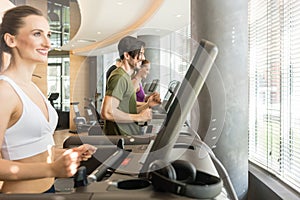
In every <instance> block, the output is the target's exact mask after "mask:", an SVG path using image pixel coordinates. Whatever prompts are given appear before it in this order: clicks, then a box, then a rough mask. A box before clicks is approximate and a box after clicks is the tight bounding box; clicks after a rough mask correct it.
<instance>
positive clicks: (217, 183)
mask: <svg viewBox="0 0 300 200" xmlns="http://www.w3.org/2000/svg"><path fill="white" fill-rule="evenodd" d="M154 162H155V164H154V165H155V166H156V167H155V168H156V169H155V170H154V171H152V172H150V173H149V179H150V181H151V182H152V185H153V187H154V189H155V190H159V191H163V192H172V193H174V194H178V195H182V196H187V197H192V198H200V199H207V198H209V199H210V198H214V197H216V196H218V195H219V194H220V193H221V191H222V187H223V181H222V179H220V178H219V177H217V176H214V175H211V174H208V173H205V172H203V171H199V170H196V172H195V173H196V174H195V175H191V176H194V177H195V179H194V180H193V181H189V182H187V183H184V182H183V181H180V180H176V176H178V175H179V176H180V174H181V173H187V171H188V172H189V173H193V170H190V169H188V170H187V169H186V168H185V167H182V166H183V165H182V164H183V163H184V162H186V164H187V165H186V166H189V167H188V168H190V165H191V163H189V162H187V161H180V162H181V164H180V166H181V167H180V169H175V170H174V168H176V165H173V163H172V164H169V166H163V167H162V168H160V169H158V167H159V166H158V165H160V164H162V163H165V162H162V161H154ZM150 166H151V165H150ZM152 166H153V164H152ZM170 170H171V171H173V172H171V173H170ZM175 171H176V174H173V175H170V174H172V173H174V172H175Z"/></svg>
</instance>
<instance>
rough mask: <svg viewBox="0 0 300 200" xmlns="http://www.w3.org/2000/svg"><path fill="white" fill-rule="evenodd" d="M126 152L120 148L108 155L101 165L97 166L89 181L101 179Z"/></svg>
mask: <svg viewBox="0 0 300 200" xmlns="http://www.w3.org/2000/svg"><path fill="white" fill-rule="evenodd" d="M123 154H124V150H123V149H118V150H117V151H116V152H115V153H114V154H112V155H111V156H110V157H108V158H107V159H106V160H105V161H104V162H103V163H102V164H101V165H100V166H99V167H97V168H96V169H95V170H94V171H93V172H92V173H91V174H90V175H89V176H88V182H89V183H90V182H97V181H101V180H102V179H103V177H104V176H105V175H106V173H107V169H109V168H111V167H112V166H114V165H115V164H116V163H117V162H118V161H120V159H121V158H122V156H123Z"/></svg>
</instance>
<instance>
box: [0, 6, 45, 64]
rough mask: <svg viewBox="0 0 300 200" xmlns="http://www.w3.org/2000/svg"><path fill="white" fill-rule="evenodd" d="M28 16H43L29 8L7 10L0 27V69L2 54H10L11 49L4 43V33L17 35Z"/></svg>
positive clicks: (21, 7)
mask: <svg viewBox="0 0 300 200" xmlns="http://www.w3.org/2000/svg"><path fill="white" fill-rule="evenodd" d="M29 15H38V16H43V13H42V12H41V11H40V10H38V9H36V8H34V7H31V6H27V5H23V6H17V7H14V8H11V9H9V10H7V11H6V12H5V14H4V16H3V18H2V23H1V25H0V67H1V66H2V62H3V60H2V58H3V52H6V53H10V54H11V48H10V47H8V46H7V44H6V43H5V41H4V35H5V33H9V34H11V35H17V34H18V31H19V29H20V28H22V27H23V26H24V20H23V18H25V17H27V16H29Z"/></svg>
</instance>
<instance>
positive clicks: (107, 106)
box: [101, 95, 152, 123]
mask: <svg viewBox="0 0 300 200" xmlns="http://www.w3.org/2000/svg"><path fill="white" fill-rule="evenodd" d="M119 104H120V101H119V99H117V98H115V97H113V96H108V95H106V96H105V97H104V101H103V105H102V109H101V117H102V118H103V119H105V120H109V121H114V122H119V123H132V122H146V121H149V120H151V119H152V113H151V109H149V108H146V109H143V110H142V111H141V112H139V113H138V114H129V113H125V112H123V111H121V110H119V109H118V107H119Z"/></svg>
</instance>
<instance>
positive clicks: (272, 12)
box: [248, 0, 300, 191]
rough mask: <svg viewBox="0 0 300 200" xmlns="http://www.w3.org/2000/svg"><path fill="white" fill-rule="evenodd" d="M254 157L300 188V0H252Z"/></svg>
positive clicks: (251, 124)
mask: <svg viewBox="0 0 300 200" xmlns="http://www.w3.org/2000/svg"><path fill="white" fill-rule="evenodd" d="M248 8H249V77H250V79H249V81H250V82H249V86H250V88H249V102H250V105H249V109H250V110H249V113H250V116H249V119H250V122H249V159H250V161H251V162H253V163H255V164H257V165H260V166H261V167H263V168H265V169H267V170H268V171H270V172H271V173H273V174H274V175H276V176H277V177H279V178H280V179H281V180H282V181H284V182H285V183H287V184H289V185H290V186H292V187H293V188H294V189H296V190H298V191H299V189H300V112H299V107H300V1H298V0H249V7H248Z"/></svg>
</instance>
